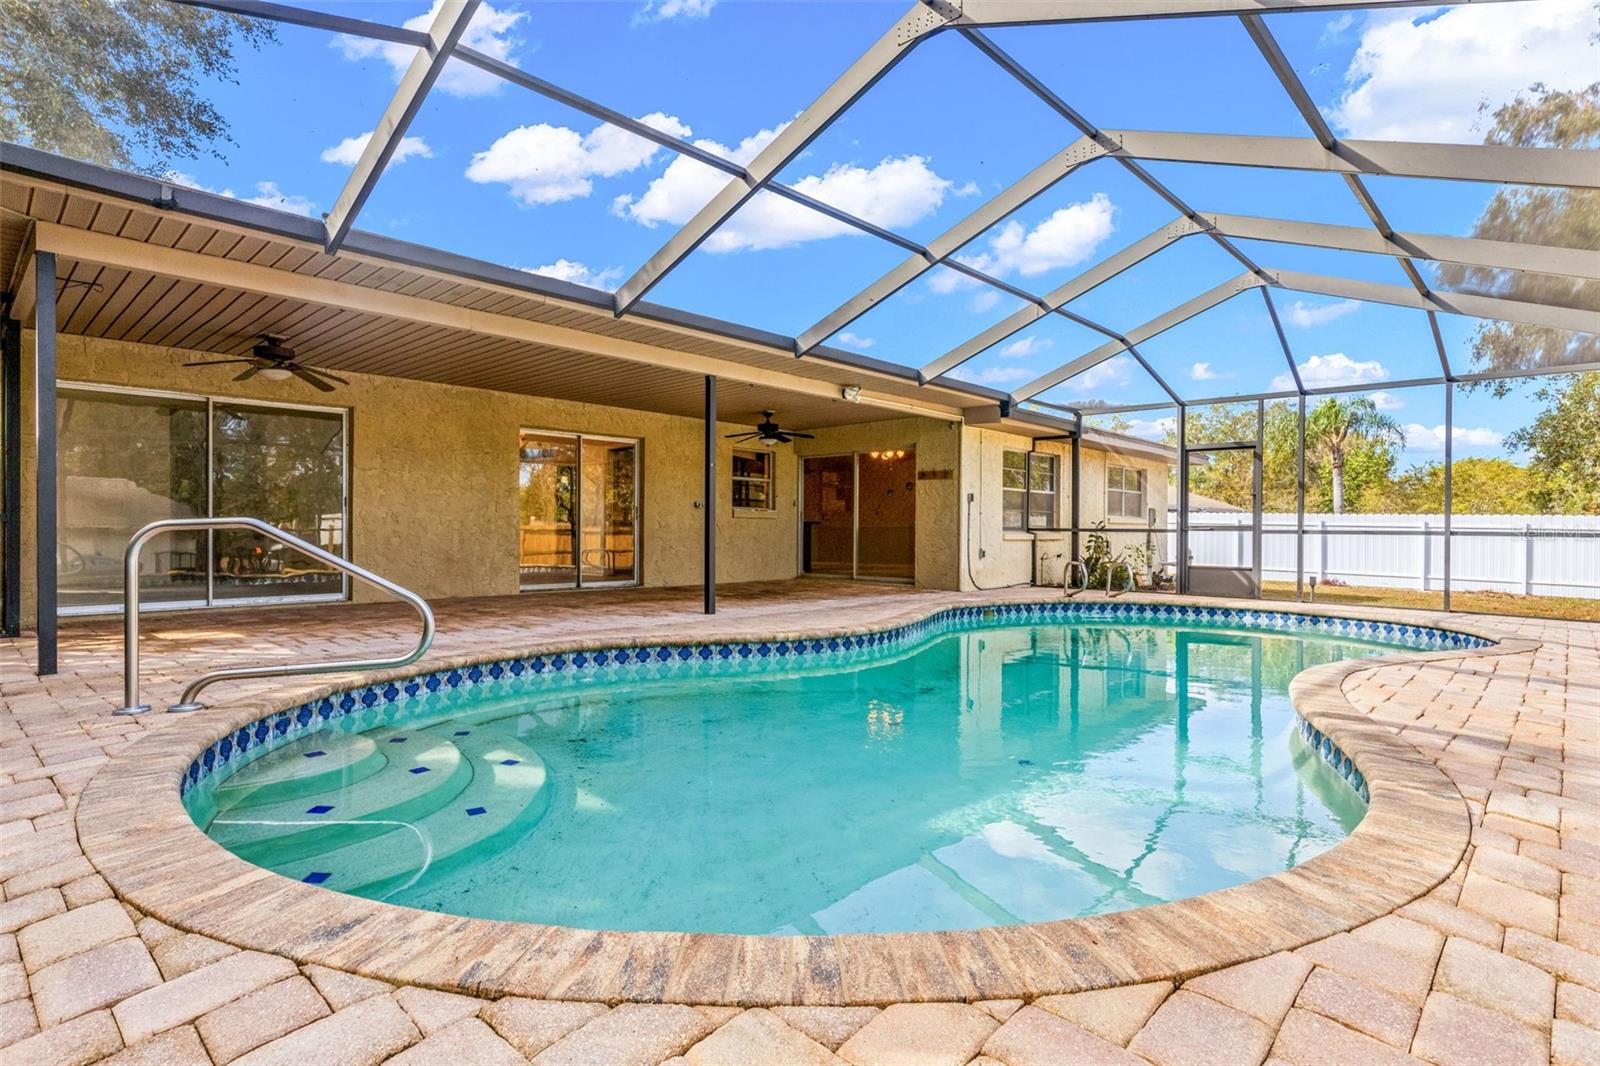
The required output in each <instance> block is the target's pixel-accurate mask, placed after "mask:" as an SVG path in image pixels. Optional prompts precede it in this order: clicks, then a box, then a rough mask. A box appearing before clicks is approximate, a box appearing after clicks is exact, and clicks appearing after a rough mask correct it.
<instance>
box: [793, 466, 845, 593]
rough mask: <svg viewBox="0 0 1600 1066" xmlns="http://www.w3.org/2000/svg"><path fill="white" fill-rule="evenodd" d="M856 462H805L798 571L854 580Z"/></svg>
mask: <svg viewBox="0 0 1600 1066" xmlns="http://www.w3.org/2000/svg"><path fill="white" fill-rule="evenodd" d="M855 468H856V461H855V456H853V455H825V456H819V457H816V458H811V459H807V460H805V521H804V524H803V527H802V528H803V532H802V543H801V564H802V565H801V569H803V570H804V571H805V572H806V573H808V574H830V575H833V576H837V577H854V576H855V536H856V522H855V514H856V469H855Z"/></svg>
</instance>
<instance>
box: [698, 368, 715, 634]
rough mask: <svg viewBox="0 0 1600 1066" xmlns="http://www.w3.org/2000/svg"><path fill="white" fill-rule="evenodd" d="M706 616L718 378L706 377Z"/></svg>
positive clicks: (710, 602) (710, 589) (711, 604)
mask: <svg viewBox="0 0 1600 1066" xmlns="http://www.w3.org/2000/svg"><path fill="white" fill-rule="evenodd" d="M704 506H705V526H706V551H705V576H704V577H703V578H702V579H701V580H702V581H703V582H704V583H705V592H706V606H705V613H706V614H716V613H717V377H716V375H715V374H707V375H706V489H705V503H704Z"/></svg>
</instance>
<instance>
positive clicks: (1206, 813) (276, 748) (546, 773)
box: [184, 604, 1484, 934]
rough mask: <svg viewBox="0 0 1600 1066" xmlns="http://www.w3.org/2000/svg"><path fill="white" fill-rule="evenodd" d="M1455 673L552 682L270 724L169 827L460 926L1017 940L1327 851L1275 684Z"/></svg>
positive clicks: (997, 614) (921, 638)
mask: <svg viewBox="0 0 1600 1066" xmlns="http://www.w3.org/2000/svg"><path fill="white" fill-rule="evenodd" d="M1240 627H1255V628H1240ZM1480 643H1484V642H1482V641H1479V640H1478V639H1477V638H1472V637H1464V636H1462V635H1459V634H1451V633H1444V632H1441V631H1436V630H1427V629H1419V628H1415V627H1403V626H1394V625H1381V624H1371V623H1360V622H1353V621H1349V620H1342V619H1317V618H1306V617H1303V616H1297V615H1288V614H1283V615H1279V614H1273V613H1269V612H1228V611H1222V610H1220V609H1209V608H1207V609H1187V608H1174V607H1159V608H1157V607H1151V608H1143V607H1139V608H1133V607H1128V608H1126V609H1122V610H1116V609H1113V608H1111V607H1107V606H1104V605H1083V606H1082V607H1070V606H1063V605H1059V604H1052V605H1032V606H1014V607H1006V608H997V609H974V608H962V609H959V610H954V611H950V612H945V613H944V614H943V615H940V616H936V617H935V618H933V619H930V620H927V621H925V622H920V623H917V624H915V625H912V626H907V627H902V628H901V629H898V630H893V631H888V632H884V633H875V634H867V635H856V636H851V637H841V638H822V639H820V640H805V641H784V640H776V639H775V640H772V641H767V642H753V643H745V644H721V645H694V646H678V645H660V646H650V647H645V648H628V649H606V650H599V651H584V652H572V653H564V654H550V655H545V656H534V657H529V658H527V659H519V660H508V661H506V662H500V663H490V664H483V665H481V666H475V667H471V668H464V669H460V670H451V671H446V672H442V673H436V674H430V675H425V676H423V677H420V678H415V679H410V680H407V681H399V682H391V683H386V684H383V685H377V686H369V687H368V688H365V689H362V690H358V691H357V692H353V693H346V694H343V695H340V696H334V697H329V698H327V699H324V700H319V701H316V702H315V703H312V704H307V705H305V706H303V707H299V708H294V709H291V710H288V711H283V712H279V713H278V714H277V715H274V716H272V717H271V718H269V719H266V720H263V721H262V722H259V723H256V724H255V725H254V726H253V727H244V728H242V729H240V730H239V731H238V732H237V733H235V734H232V735H230V736H229V737H226V738H223V740H221V741H219V742H218V743H217V744H214V745H213V746H212V747H211V748H210V749H208V750H207V752H206V753H204V754H203V755H202V756H201V758H199V759H197V760H196V761H195V763H194V764H193V765H192V766H191V767H190V771H189V773H188V774H187V775H186V778H185V790H184V798H185V802H186V804H187V805H188V807H189V810H190V812H191V814H192V815H193V816H194V818H195V819H196V821H197V822H198V823H199V824H200V825H201V826H202V827H203V828H205V829H206V831H207V832H208V833H209V834H210V835H211V836H212V837H213V839H215V840H217V841H218V842H220V843H222V844H223V845H224V846H226V847H228V848H230V849H231V850H233V851H235V852H236V853H237V854H239V855H240V856H241V857H244V858H246V859H249V860H250V861H252V862H255V863H257V864H259V865H262V866H265V867H268V868H270V869H273V870H276V871H278V872H280V873H282V874H284V875H286V876H289V877H293V878H296V879H297V880H302V881H307V882H310V883H312V884H321V885H324V886H325V887H327V888H332V889H339V890H341V891H346V892H351V893H354V894H357V895H363V896H368V897H371V898H378V899H386V900H388V901H390V902H393V903H400V904H405V905H408V906H413V907H421V908H425V909H430V910H438V911H444V912H448V913H453V914H461V915H467V916H472V917H482V918H503V919H515V920H522V921H530V922H540V923H548V924H558V925H572V926H581V927H587V928H609V929H624V930H630V929H651V930H685V931H690V930H692V931H706V932H741V933H793V932H801V933H813V934H814V933H846V932H863V931H874V932H888V931H908V930H930V929H961V928H973V927H979V926H989V925H1004V924H1013V923H1018V922H1039V921H1045V920H1048V919H1052V918H1063V917H1074V916H1081V915H1088V914H1095V913H1100V912H1104V911H1110V910H1120V909H1126V908H1129V907H1138V906H1143V905H1146V904H1151V903H1157V902H1161V901H1165V900H1171V899H1179V898H1184V897H1187V896H1192V895H1196V894H1199V893H1203V892H1208V891H1212V890H1215V889H1218V888H1223V887H1227V886H1230V885H1234V884H1239V883H1241V882H1244V881H1249V880H1254V879H1256V878H1258V877H1262V876H1265V875H1267V874H1271V873H1274V872H1277V871H1280V870H1283V869H1286V868H1288V867H1291V866H1293V865H1295V864H1297V863H1300V862H1303V861H1304V860H1306V859H1308V858H1310V857H1311V856H1313V855H1315V854H1318V853H1320V852H1321V851H1324V850H1326V849H1327V848H1329V847H1331V846H1333V845H1334V844H1336V843H1337V842H1338V841H1339V840H1341V839H1342V838H1343V837H1344V835H1345V834H1346V833H1348V832H1349V831H1350V829H1351V828H1353V826H1354V825H1355V823H1356V822H1357V821H1359V819H1360V817H1361V814H1362V811H1363V809H1364V804H1363V802H1362V799H1361V791H1362V789H1363V782H1362V780H1361V778H1360V775H1359V771H1357V770H1355V768H1353V767H1351V766H1350V765H1349V763H1348V760H1345V759H1343V757H1342V754H1341V753H1339V752H1338V751H1337V749H1336V748H1333V747H1332V744H1331V742H1330V741H1329V740H1328V739H1327V738H1325V737H1322V736H1321V735H1320V734H1313V735H1311V736H1309V737H1307V736H1304V735H1303V733H1310V732H1311V731H1309V729H1308V728H1306V727H1304V725H1303V723H1301V722H1300V720H1299V719H1298V718H1297V716H1296V715H1295V714H1294V711H1293V709H1292V707H1291V706H1290V704H1289V700H1288V696H1287V690H1288V683H1289V680H1290V679H1291V678H1292V677H1293V676H1294V675H1295V674H1297V673H1298V672H1300V671H1301V670H1302V669H1305V668H1306V667H1309V666H1313V665H1316V664H1318V663H1322V662H1329V661H1333V660H1339V659H1347V658H1351V657H1358V656H1368V655H1374V654H1380V653H1382V652H1384V651H1386V650H1394V648H1395V647H1396V646H1399V647H1402V648H1440V647H1461V646H1472V645H1475V644H1480ZM1308 740H1309V741H1310V743H1308V742H1307V741H1308ZM1319 756H1320V757H1319ZM1335 765H1337V766H1338V768H1337V769H1335Z"/></svg>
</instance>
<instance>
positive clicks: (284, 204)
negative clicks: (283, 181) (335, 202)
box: [242, 181, 317, 218]
mask: <svg viewBox="0 0 1600 1066" xmlns="http://www.w3.org/2000/svg"><path fill="white" fill-rule="evenodd" d="M242 199H243V200H244V202H245V203H248V204H260V205H261V206H262V207H275V208H277V209H278V210H279V211H293V212H294V213H295V214H297V215H305V216H306V217H307V218H311V217H314V216H315V215H316V213H317V205H316V203H315V202H314V201H312V200H308V199H307V198H306V197H304V196H295V195H293V194H291V193H286V192H284V191H283V190H282V189H280V188H278V183H277V182H275V181H258V182H256V195H254V196H245V197H242Z"/></svg>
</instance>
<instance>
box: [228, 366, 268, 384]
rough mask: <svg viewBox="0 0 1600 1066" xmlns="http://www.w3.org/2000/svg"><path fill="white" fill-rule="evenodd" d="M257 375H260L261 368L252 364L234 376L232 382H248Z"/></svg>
mask: <svg viewBox="0 0 1600 1066" xmlns="http://www.w3.org/2000/svg"><path fill="white" fill-rule="evenodd" d="M259 373H261V368H260V367H259V366H256V365H255V364H254V363H251V364H250V365H249V366H248V367H246V368H245V369H244V370H241V371H240V372H239V373H237V374H235V375H234V376H233V380H235V381H249V380H250V379H251V378H253V377H255V376H256V375H257V374H259Z"/></svg>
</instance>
